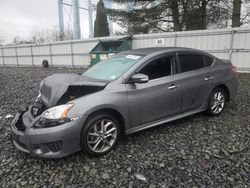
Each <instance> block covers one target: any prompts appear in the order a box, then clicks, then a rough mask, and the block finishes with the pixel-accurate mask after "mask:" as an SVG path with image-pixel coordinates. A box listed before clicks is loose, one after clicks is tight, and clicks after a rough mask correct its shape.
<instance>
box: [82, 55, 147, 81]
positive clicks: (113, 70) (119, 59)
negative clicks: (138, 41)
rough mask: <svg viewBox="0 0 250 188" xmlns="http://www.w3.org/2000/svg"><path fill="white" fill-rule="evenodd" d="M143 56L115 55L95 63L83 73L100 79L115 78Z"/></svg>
mask: <svg viewBox="0 0 250 188" xmlns="http://www.w3.org/2000/svg"><path fill="white" fill-rule="evenodd" d="M141 58H142V56H138V55H114V56H111V57H110V58H109V59H107V60H104V61H101V62H99V63H98V64H96V65H94V66H93V67H91V68H90V69H89V70H88V71H86V72H85V73H83V75H84V76H87V77H91V78H95V79H99V80H115V79H117V78H118V77H120V76H121V75H122V74H124V73H125V72H126V71H127V70H128V69H129V68H130V67H132V66H133V65H134V64H135V63H136V62H137V61H138V60H139V59H141Z"/></svg>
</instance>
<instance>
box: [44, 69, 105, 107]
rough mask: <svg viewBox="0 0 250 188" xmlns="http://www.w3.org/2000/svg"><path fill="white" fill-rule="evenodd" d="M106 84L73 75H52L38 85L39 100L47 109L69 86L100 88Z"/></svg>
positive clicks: (55, 102) (53, 104) (54, 103)
mask: <svg viewBox="0 0 250 188" xmlns="http://www.w3.org/2000/svg"><path fill="white" fill-rule="evenodd" d="M107 83H108V82H107V81H101V80H95V79H91V78H87V77H85V76H81V75H78V74H75V73H68V74H53V75H51V76H48V77H47V78H45V79H43V80H42V81H41V83H40V93H41V99H42V101H43V102H44V103H45V104H46V106H47V107H52V106H55V105H56V104H57V102H58V101H59V100H60V99H61V97H62V96H63V94H64V93H65V92H66V91H67V89H68V87H69V86H100V87H104V86H105V85H106V84H107Z"/></svg>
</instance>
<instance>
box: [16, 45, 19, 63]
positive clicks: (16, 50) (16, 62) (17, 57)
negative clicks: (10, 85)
mask: <svg viewBox="0 0 250 188" xmlns="http://www.w3.org/2000/svg"><path fill="white" fill-rule="evenodd" d="M15 54H16V63H17V66H18V67H19V62H18V56H17V47H16V46H15Z"/></svg>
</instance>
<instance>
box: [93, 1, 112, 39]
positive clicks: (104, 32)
mask: <svg viewBox="0 0 250 188" xmlns="http://www.w3.org/2000/svg"><path fill="white" fill-rule="evenodd" d="M109 34H110V33H109V26H108V19H107V14H106V9H105V7H104V3H103V1H102V0H99V2H98V3H97V10H96V19H95V25H94V37H104V36H109Z"/></svg>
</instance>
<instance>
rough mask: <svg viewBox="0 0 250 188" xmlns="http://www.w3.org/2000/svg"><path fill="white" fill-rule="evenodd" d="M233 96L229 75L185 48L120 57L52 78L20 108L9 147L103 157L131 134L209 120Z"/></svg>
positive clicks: (226, 65)
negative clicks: (198, 117) (189, 119)
mask: <svg viewBox="0 0 250 188" xmlns="http://www.w3.org/2000/svg"><path fill="white" fill-rule="evenodd" d="M236 95H237V72H236V68H235V67H234V66H233V65H232V64H231V63H230V62H228V61H226V60H221V59H218V58H216V57H214V56H212V55H210V54H208V53H206V52H203V51H199V50H195V49H189V48H145V49H137V50H131V51H126V52H121V53H118V54H116V55H113V56H110V57H109V58H108V59H106V60H104V61H101V62H100V63H98V64H96V65H94V66H92V67H91V68H90V69H89V70H87V71H86V72H85V73H83V74H82V75H78V74H54V75H51V76H49V77H47V78H45V79H44V80H43V81H42V82H41V84H40V91H39V95H38V97H37V99H36V100H35V102H34V104H33V105H31V106H29V107H23V108H21V109H20V110H19V111H18V113H17V114H16V116H15V118H14V120H13V122H12V124H11V130H12V140H13V143H14V145H15V146H16V147H17V148H18V149H19V150H21V151H24V152H27V153H30V154H32V155H35V156H39V157H44V158H61V157H65V156H67V155H70V154H72V153H74V152H76V151H79V150H84V151H85V152H86V153H87V154H89V155H92V156H100V155H103V154H106V153H107V152H109V151H110V150H112V148H113V147H114V146H115V145H116V143H117V141H118V139H119V138H120V137H121V135H122V134H125V135H127V134H131V133H134V132H137V131H140V130H143V129H147V128H150V127H154V126H157V125H160V124H163V123H166V122H169V121H173V120H176V119H179V118H183V117H186V116H189V115H192V114H195V113H199V112H203V111H204V112H206V113H207V114H208V115H210V116H216V115H219V114H221V113H222V112H223V110H224V108H225V105H226V102H227V101H229V100H231V99H234V98H235V97H236Z"/></svg>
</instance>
